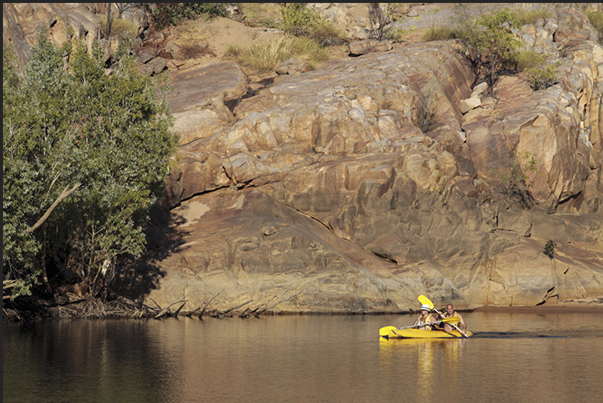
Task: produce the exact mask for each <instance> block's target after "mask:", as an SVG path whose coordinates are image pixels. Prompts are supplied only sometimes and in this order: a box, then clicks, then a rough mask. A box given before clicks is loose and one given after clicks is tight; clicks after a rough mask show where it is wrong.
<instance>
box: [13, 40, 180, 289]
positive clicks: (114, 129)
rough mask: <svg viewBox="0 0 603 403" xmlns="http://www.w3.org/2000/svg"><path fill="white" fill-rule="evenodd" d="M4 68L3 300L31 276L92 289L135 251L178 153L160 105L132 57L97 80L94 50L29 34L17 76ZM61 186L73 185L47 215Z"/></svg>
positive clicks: (98, 56)
mask: <svg viewBox="0 0 603 403" xmlns="http://www.w3.org/2000/svg"><path fill="white" fill-rule="evenodd" d="M13 61H14V55H11V52H5V53H4V57H3V112H4V118H3V131H4V135H3V166H2V168H3V176H4V178H3V214H4V222H3V231H4V235H3V274H4V278H5V279H12V280H16V281H17V282H18V284H19V285H18V286H17V287H15V288H14V289H13V290H14V291H13V297H15V296H17V295H27V294H31V292H32V287H34V286H35V285H37V284H39V283H40V280H43V282H45V283H46V282H47V281H50V282H53V281H54V282H58V283H60V282H61V281H62V282H66V281H69V282H77V283H82V284H83V285H84V286H85V289H87V290H88V291H89V292H90V293H91V294H97V293H99V292H100V291H102V290H103V288H104V287H105V286H106V281H107V280H104V277H103V276H102V275H99V274H100V273H101V272H102V273H104V274H105V275H106V274H107V273H106V270H107V268H108V267H109V268H110V267H113V264H114V263H115V261H116V259H118V258H119V257H121V256H124V255H132V256H138V255H140V254H141V253H142V252H143V251H144V248H145V237H144V227H145V224H146V222H147V218H148V212H149V209H150V207H151V206H152V205H153V204H154V203H155V202H156V201H157V199H158V197H160V196H161V192H162V190H163V186H164V180H165V175H166V173H167V169H168V163H169V161H170V157H171V156H172V155H173V153H174V151H175V148H176V146H177V139H176V138H175V136H174V135H172V134H171V133H170V132H169V127H170V125H171V122H172V118H171V116H170V115H169V110H168V108H167V105H166V102H165V98H163V99H162V98H161V97H158V95H161V92H160V93H159V94H158V91H157V89H156V86H155V85H154V83H153V81H151V78H149V77H146V76H144V75H143V74H141V73H140V72H139V71H138V70H137V69H136V67H135V65H134V61H133V59H132V58H129V57H124V58H122V59H121V61H120V63H119V67H117V68H116V69H114V70H112V71H111V72H110V74H107V72H106V71H105V69H104V64H103V59H102V50H101V49H100V47H99V46H98V44H96V43H95V44H94V45H93V47H92V52H88V51H87V49H86V48H85V46H84V45H83V44H81V43H80V42H74V43H72V42H70V41H68V42H66V43H65V45H64V46H63V47H61V48H58V47H56V46H54V45H53V44H52V43H51V42H50V41H48V39H46V37H45V35H44V34H43V33H40V35H39V37H38V41H37V43H36V44H35V45H34V46H33V47H32V58H31V60H30V62H29V63H28V65H27V66H26V69H25V72H24V74H23V75H20V74H19V73H18V71H17V69H16V67H15V65H14V62H13ZM165 89H167V87H166V86H165V83H163V86H161V87H159V90H160V91H164V90H165ZM78 184H79V187H78ZM67 189H75V190H74V191H73V193H72V194H70V195H69V196H68V197H66V198H64V199H63V200H61V201H60V203H58V204H57V205H56V208H54V210H52V209H50V210H49V208H50V207H51V205H52V204H53V202H55V201H56V200H57V199H60V198H59V196H60V195H62V194H64V191H65V190H67ZM48 211H51V214H50V215H49V216H48V217H47V219H46V220H45V221H44V222H43V224H42V225H41V226H39V228H38V227H35V228H36V229H33V230H32V228H34V224H35V223H37V222H38V221H39V220H40V218H41V217H42V216H43V215H44V213H45V212H48ZM103 268H104V271H103V270H102V269H103Z"/></svg>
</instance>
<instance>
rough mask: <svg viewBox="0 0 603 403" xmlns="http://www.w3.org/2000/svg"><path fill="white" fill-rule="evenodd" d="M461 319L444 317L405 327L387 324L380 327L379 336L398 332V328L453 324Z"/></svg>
mask: <svg viewBox="0 0 603 403" xmlns="http://www.w3.org/2000/svg"><path fill="white" fill-rule="evenodd" d="M459 321H460V319H459V318H458V317H456V316H453V317H451V318H444V319H442V320H437V321H435V322H432V323H421V324H419V325H412V326H405V327H395V326H385V327H382V328H381V329H379V336H382V337H385V336H387V335H388V334H389V332H390V331H394V333H396V332H395V331H396V330H401V329H412V328H415V327H422V326H430V325H433V324H435V323H451V324H455V323H458V322H459Z"/></svg>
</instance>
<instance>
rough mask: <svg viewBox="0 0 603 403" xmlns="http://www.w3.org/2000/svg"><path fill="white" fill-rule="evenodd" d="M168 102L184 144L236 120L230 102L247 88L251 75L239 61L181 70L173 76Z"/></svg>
mask: <svg viewBox="0 0 603 403" xmlns="http://www.w3.org/2000/svg"><path fill="white" fill-rule="evenodd" d="M172 80H173V82H174V84H173V86H172V87H173V88H172V90H171V92H170V94H168V106H169V107H170V108H171V110H172V114H173V115H174V116H175V117H176V123H175V125H174V127H173V128H172V131H173V132H174V133H176V134H178V135H179V136H180V144H187V143H190V142H192V141H194V140H196V139H199V138H203V137H208V136H211V135H213V134H215V133H216V132H218V131H219V130H220V129H222V128H223V127H225V126H226V125H228V124H230V123H232V122H233V121H234V116H233V114H232V112H231V111H230V110H229V109H228V107H227V106H226V104H225V103H226V102H229V101H232V100H234V99H239V98H240V97H242V96H243V95H244V94H245V93H246V92H247V76H246V75H245V73H243V71H242V70H241V69H240V68H239V66H237V64H236V63H232V62H224V63H218V64H213V65H209V66H205V67H193V68H190V69H187V70H180V71H178V72H176V73H174V75H173V76H172Z"/></svg>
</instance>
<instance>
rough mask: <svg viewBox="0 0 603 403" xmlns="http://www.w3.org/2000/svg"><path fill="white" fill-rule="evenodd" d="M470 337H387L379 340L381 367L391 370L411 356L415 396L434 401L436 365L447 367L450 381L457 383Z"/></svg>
mask: <svg viewBox="0 0 603 403" xmlns="http://www.w3.org/2000/svg"><path fill="white" fill-rule="evenodd" d="M467 342H468V340H467V339H452V340H447V339H433V340H431V339H389V340H387V339H384V338H381V339H380V342H379V348H380V363H381V366H380V368H381V369H382V371H391V370H392V367H394V366H396V365H398V366H400V363H401V362H402V360H412V363H411V364H412V365H411V366H412V367H414V368H416V392H415V395H416V396H415V397H416V400H417V401H419V402H432V401H434V399H436V396H437V395H438V394H439V393H436V390H437V389H438V387H439V386H438V385H439V381H438V379H437V378H436V372H437V371H436V369H437V370H438V371H440V370H442V369H443V370H444V371H445V372H446V377H447V379H448V380H449V383H450V384H452V385H458V381H459V376H458V373H459V368H460V362H461V361H462V359H463V354H464V351H465V348H466V345H467Z"/></svg>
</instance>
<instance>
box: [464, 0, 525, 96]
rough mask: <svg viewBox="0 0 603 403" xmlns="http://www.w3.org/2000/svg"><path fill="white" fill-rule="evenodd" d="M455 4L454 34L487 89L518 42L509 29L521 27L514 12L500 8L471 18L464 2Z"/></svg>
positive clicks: (494, 80) (492, 85)
mask: <svg viewBox="0 0 603 403" xmlns="http://www.w3.org/2000/svg"><path fill="white" fill-rule="evenodd" d="M457 7H458V8H457V11H456V16H455V20H456V24H457V37H458V38H459V39H460V40H461V42H462V43H463V45H464V48H465V54H466V56H467V57H468V59H469V61H471V63H472V64H473V67H474V69H475V71H476V74H477V75H478V77H479V78H483V79H485V80H486V82H487V83H488V88H490V89H491V88H493V87H494V83H496V81H497V80H498V77H499V75H500V74H501V72H502V71H503V69H504V68H505V66H506V65H508V64H509V63H510V62H511V60H512V58H513V55H514V54H515V52H516V51H517V49H518V48H519V46H520V45H521V41H519V40H518V39H517V38H516V37H515V33H514V32H513V29H518V28H520V27H521V25H520V22H519V19H518V17H517V14H516V13H515V11H513V10H510V9H507V8H504V9H501V10H498V11H496V12H495V13H493V14H484V15H481V16H480V17H478V18H475V17H473V16H472V15H471V13H470V11H469V9H468V8H467V6H466V5H459V6H457Z"/></svg>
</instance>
